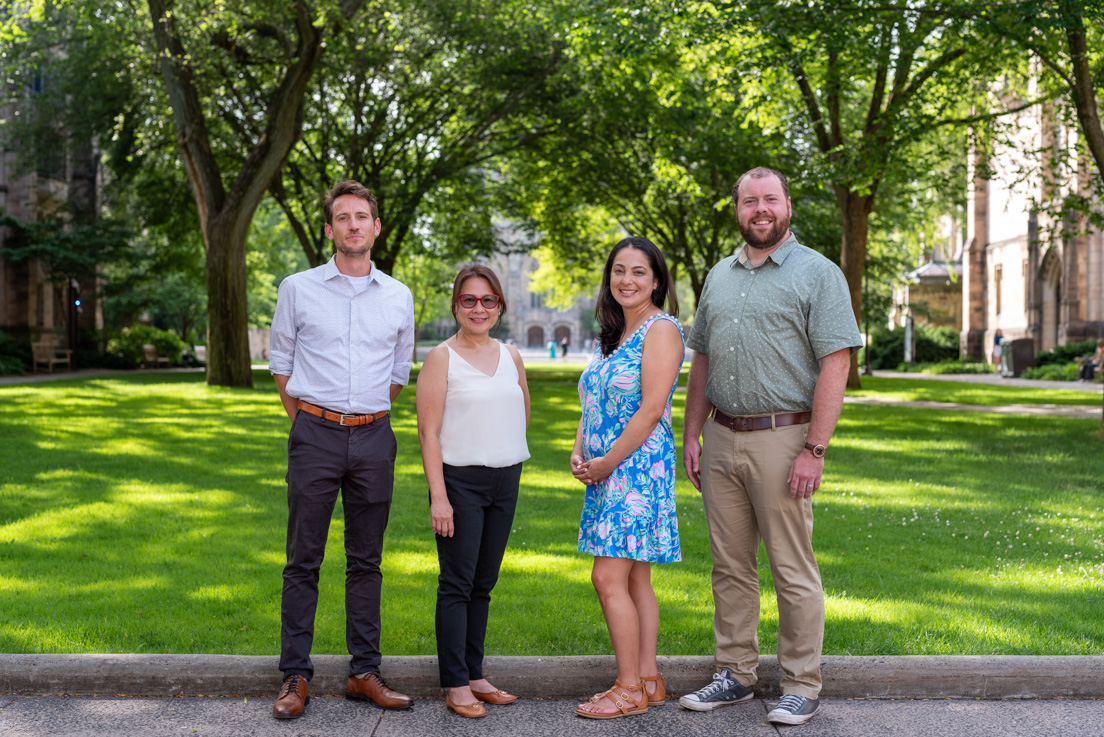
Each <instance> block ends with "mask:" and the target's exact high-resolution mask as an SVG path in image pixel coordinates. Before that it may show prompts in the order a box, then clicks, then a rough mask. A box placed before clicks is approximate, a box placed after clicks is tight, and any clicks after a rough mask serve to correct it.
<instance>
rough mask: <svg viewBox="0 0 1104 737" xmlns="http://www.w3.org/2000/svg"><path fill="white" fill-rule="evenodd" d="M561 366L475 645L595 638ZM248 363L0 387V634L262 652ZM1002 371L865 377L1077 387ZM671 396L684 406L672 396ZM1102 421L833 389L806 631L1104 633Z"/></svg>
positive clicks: (93, 646) (268, 437)
mask: <svg viewBox="0 0 1104 737" xmlns="http://www.w3.org/2000/svg"><path fill="white" fill-rule="evenodd" d="M577 371H578V368H577V367H573V366H570V365H568V366H565V365H563V364H559V365H553V364H550V365H547V366H537V367H534V368H533V369H532V370H531V372H530V374H531V390H532V395H533V406H534V412H533V422H532V426H531V428H530V432H529V445H530V449H531V451H532V453H533V459H532V460H531V461H529V463H528V464H527V465H526V471H525V475H524V477H523V479H522V489H521V500H520V503H519V506H518V514H517V519H516V522H515V525H514V532H513V535H512V538H511V542H510V548H509V550H508V552H507V557H506V561H505V563H504V566H503V574H502V578H501V580H500V583H499V586H498V588H497V589H496V591H495V598H494V602H493V604H492V620H491V626H490V632H489V635H488V642H487V649H488V652H489V653H492V654H515V655H516V654H547V655H559V654H591V653H608V652H610V647H609V642H608V638H607V635H606V633H605V628H604V626H603V624H602V618H601V613H600V610H599V608H598V604H597V600H596V597H595V595H594V592H593V590H592V588H591V586H590V581H589V571H590V562H591V559H590V558H589V557H587V556H583V555H580V554H578V553H576V552H575V540H576V536H577V532H578V518H579V512H580V508H581V504H582V487H581V486H579V485H578V484H577V483H576V482H575V481H574V480H573V479H572V477H571V476H570V474H569V473H568V472H567V469H566V458H567V454H568V451H569V449H570V447H571V443H572V439H573V433H574V428H575V424H576V421H577V418H578V399H577V396H576V391H575V386H574V379H575V376H576V374H577ZM254 376H255V380H256V388H255V389H253V390H236V389H222V388H211V387H207V386H206V385H205V384H203V383H202V375H200V374H160V375H158V374H145V375H129V376H127V375H124V376H117V377H110V378H100V379H90V380H79V381H77V380H70V381H57V382H50V383H44V384H28V385H16V386H6V387H0V403H2V406H3V412H2V413H0V651H2V652H10V653H36V652H186V653H239V654H272V653H276V652H278V650H279V599H280V572H281V568H282V566H283V562H284V552H283V549H284V531H285V522H286V515H287V512H286V499H285V489H286V487H285V483H284V472H285V468H286V465H285V464H286V455H285V454H286V439H287V438H286V435H287V427H288V422H287V418H286V416H285V415H284V414H283V412H282V410H281V408H280V405H279V402H278V400H277V398H276V393H275V387H274V385H273V383H272V381H271V379H270V378H269V377H268V374H267V372H264V371H258V372H255V374H254ZM1011 391H1012V394H1009V392H1010V388H1008V387H988V386H985V385H969V384H962V385H957V384H953V383H948V382H937V381H930V382H920V381H906V380H902V379H875V380H871V379H866V380H865V382H864V389H863V393H888V394H891V395H894V396H902V397H903V398H923V399H934V400H942V401H964V402H969V403H973V404H1011V403H1024V402H1046V403H1059V402H1062V401H1073V399H1074V397H1064V396H1061V393H1055V392H1037V391H1035V390H1011ZM1056 394H1057V395H1059V396H1055V395H1056ZM1071 394H1072V393H1071ZM413 398H414V397H413V392H412V391H410V390H408V391H406V392H404V393H403V395H402V397H401V398H400V400H399V402H398V403H397V405H396V409H395V413H394V425H395V430H396V433H397V434H398V436H399V448H400V450H399V457H398V461H397V466H396V471H397V478H396V488H395V496H394V503H393V507H392V513H391V521H390V526H389V528H388V536H387V543H386V545H387V547H386V551H385V560H384V592H383V594H384V613H383V621H384V631H383V643H382V644H383V649H384V651H385V652H387V653H388V654H395V655H399V654H432V653H433V652H434V637H433V614H432V612H433V602H434V589H435V586H436V568H437V565H436V555H435V549H434V546H433V540H432V535H431V533H430V525H429V514H428V504H427V494H426V489H425V485H424V480H423V478H422V475H421V462H420V458H419V455H418V445H417V436H416V430H415V421H414V415H413V406H414V403H413ZM1086 399H1088V400H1090V401H1096V402H1098V401H1099V398H1095V397H1094V395H1088V396H1087V397H1086ZM987 400H988V401H987ZM676 402H677V404H678V406H677V407H676V411H675V416H676V419H681V416H682V402H683V395H681V394H679V395H676ZM1098 428H1099V422H1098V421H1093V420H1070V419H1062V418H1051V417H1018V416H1010V415H995V414H985V413H976V414H975V413H970V414H965V413H945V412H937V411H931V410H919V409H909V408H902V407H885V406H862V405H850V406H848V407H847V408H846V409H845V411H844V416H843V419H842V420H841V422H840V428H839V431H838V433H837V435H836V438H835V440H834V441H833V443H832V449H831V451H830V453H829V456H828V464H827V476H826V480H825V484H824V488H823V490H822V491H821V492H820V493H818V495H817V496H816V514H817V527H816V532H815V536H814V543H815V545H816V548H817V552H818V559H819V561H820V566H821V571H822V573H823V577H824V585H825V590H826V594H827V615H828V623H827V629H826V632H825V646H824V651H825V653H826V654H851V655H860V654H865V655H872V654H944V653H978V654H981V653H994V654H1019V653H1024V654H1027V653H1053V654H1100V653H1101V652H1104V617H1101V616H1100V612H1101V611H1104V448H1102V445H1104V443H1102V438H1101V435H1100V432H1099V429H1098ZM680 433H681V429H680V428H679V427H676V435H680ZM678 505H679V521H680V531H681V535H682V546H683V559H684V560H683V562H682V563H680V564H673V565H668V566H657V567H656V569H655V574H654V581H655V585H656V589H657V592H658V595H659V598H660V608H661V618H662V623H661V631H660V652H661V653H663V654H669V655H674V654H709V653H711V652H712V649H713V644H712V597H711V595H710V590H709V569H710V559H709V550H708V537H707V533H706V527H705V517H704V514H703V512H702V507H701V502H700V499H699V497H698V495H697V493H696V492H695V491H694V490H693V488H692V487H691V486H690V485H689V484H688V483H687V482H686V481H685V480H682V481H680V483H679V487H678ZM341 539H342V520H341V513H340V506H339V507H338V511H337V513H336V514H335V519H334V523H333V527H332V529H331V536H330V547H329V550H330V555H329V557H328V559H327V560H326V563H325V564H324V566H323V569H322V584H321V587H322V595H321V601H320V606H319V613H318V625H317V630H316V640H315V652H318V653H344V652H345V640H344V637H345V635H344V614H343V593H342V588H343V582H344V571H343V567H344V557H343V555H342V552H341V551H342V545H341ZM760 578H761V586H762V588H763V591H764V596H763V609H762V621H761V627H760V640H761V644H762V647H763V651H764V652H772V651H773V648H774V644H775V639H776V636H777V627H778V622H777V610H776V607H775V602H774V595H773V591H772V588H771V581H770V572H769V569H768V568H767V566H766V563H765V560H764V561H763V563H762V565H761V566H760Z"/></svg>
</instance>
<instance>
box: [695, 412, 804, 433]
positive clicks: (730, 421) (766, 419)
mask: <svg viewBox="0 0 1104 737" xmlns="http://www.w3.org/2000/svg"><path fill="white" fill-rule="evenodd" d="M771 418H774V422H773V423H772V422H771ZM811 419H813V413H812V412H784V413H782V414H777V415H760V416H758V417H733V416H732V415H726V414H725V413H724V412H722V411H720V410H719V409H717V410H713V421H714V422H716V423H717V424H719V425H724V426H725V427H727V428H728V429H729V430H732V431H734V432H752V431H754V430H770V429H771V428H772V427H786V426H787V425H801V424H804V423H806V422H808V421H809V420H811Z"/></svg>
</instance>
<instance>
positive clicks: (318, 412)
mask: <svg viewBox="0 0 1104 737" xmlns="http://www.w3.org/2000/svg"><path fill="white" fill-rule="evenodd" d="M296 406H298V407H299V409H301V410H303V411H304V412H306V413H307V414H308V415H314V416H315V417H321V418H322V419H323V420H329V421H330V422H336V423H337V424H339V425H345V426H347V427H356V426H357V425H371V424H372V423H373V422H375V421H376V420H382V419H383V418H384V417H387V410H385V409H384V410H380V411H379V412H377V413H375V414H374V415H343V414H341V413H339V412H331V411H330V410H328V409H322V408H321V407H315V406H314V405H313V404H308V403H307V402H304V401H303V400H302V399H300V400H299V404H298V405H296Z"/></svg>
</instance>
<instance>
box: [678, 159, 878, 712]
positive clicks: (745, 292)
mask: <svg viewBox="0 0 1104 737" xmlns="http://www.w3.org/2000/svg"><path fill="white" fill-rule="evenodd" d="M733 202H734V205H735V208H736V220H737V223H738V225H739V228H740V233H741V235H742V236H743V238H744V246H743V247H742V248H740V249H739V250H738V251H737V252H736V253H735V254H734V255H732V256H729V257H728V258H726V259H724V260H722V261H721V262H720V263H718V264H717V265H716V266H714V267H713V269H712V270H711V271H710V272H709V276H708V277H707V278H706V281H705V287H704V289H703V290H702V295H701V299H700V300H699V302H698V311H697V314H696V315H695V317H694V327H693V330H691V332H690V337H689V339H688V340H687V341H686V342H687V345H688V346H689V347H690V348H692V349H693V350H694V359H693V364H692V366H691V369H690V383H689V387H688V388H687V392H686V415H685V419H684V432H683V453H684V462H685V465H686V472H687V475H688V476H689V477H690V481H691V483H693V484H694V486H695V487H696V488H698V489H700V490H701V493H702V500H703V502H704V505H705V514H706V521H707V522H708V524H709V545H710V550H711V551H712V554H713V577H712V583H713V601H714V606H715V615H714V619H713V634H714V638H715V640H716V653H715V656H714V661H715V667H716V669H717V672H716V673H715V674H714V675H713V680H712V681H711V682H710V683H708V684H706V685H705V686H704V687H703V688H701V689H699V690H698V691H696V692H694V693H690V694H687V695H685V696H683V697H682V698H680V699H679V704H680V705H681V706H683V707H684V708H687V709H691V710H694V711H711V710H713V709H716V708H717V707H721V706H727V705H729V704H736V703H740V702H746V701H750V700H751V699H752V698H753V697H754V691H755V689H754V687H755V684H756V681H757V680H758V676H757V672H756V669H757V667H758V665H759V642H758V634H757V631H758V623H759V568H758V562H757V554H758V551H759V544H760V540H762V542H764V543H765V544H766V550H767V557H768V558H769V559H770V565H771V571H772V572H773V574H774V590H775V594H776V596H777V599H778V664H779V665H780V666H781V668H782V673H783V676H782V683H781V687H782V700H781V701H780V702H779V703H778V706H776V707H775V708H774V709H772V710H771V711H770V713H769V714H768V715H767V721H769V722H772V723H777V724H803V723H804V722H807V721H809V719H811V718H812V717H813V715H814V714H816V712H817V709H818V708H819V706H820V701H819V698H820V689H821V676H820V655H821V648H822V645H823V640H824V590H823V588H822V586H821V581H820V570H819V569H818V567H817V563H816V558H815V557H814V554H813V544H812V533H813V506H812V496H813V494H814V493H816V491H817V489H819V488H820V482H821V478H822V475H823V473H824V456H825V452H826V450H827V446H828V441H829V440H830V439H831V437H832V432H833V430H834V429H835V426H836V421H837V420H838V419H839V415H840V410H841V408H842V407H843V392H844V387H845V385H846V383H847V372H848V368H849V367H850V364H851V353H852V352H853V351H854V350H856V349H857V348H858V347H859V346H860V345H861V344H862V338H861V336H860V335H859V329H858V325H857V324H856V323H855V316H854V313H853V312H852V310H851V298H850V295H849V292H848V289H847V282H846V280H845V279H844V277H843V273H842V272H841V271H840V269H839V267H838V266H836V265H835V264H833V263H832V262H831V261H829V260H828V259H826V258H825V257H824V256H822V255H820V254H819V253H817V252H816V251H814V250H812V249H809V248H806V247H805V246H802V245H801V244H800V243H798V242H797V239H796V238H795V237H794V235H793V234H792V233H791V232H790V214H791V209H790V196H789V185H788V184H787V183H786V179H785V177H784V176H783V175H782V174H780V173H779V172H776V171H774V170H773V169H767V168H766V167H759V168H756V169H752V170H751V171H749V172H747V173H746V174H744V175H743V176H741V177H740V179H739V180H738V181H737V182H736V186H735V188H734V189H733ZM710 415H712V416H710ZM699 436H700V437H701V440H700V441H699Z"/></svg>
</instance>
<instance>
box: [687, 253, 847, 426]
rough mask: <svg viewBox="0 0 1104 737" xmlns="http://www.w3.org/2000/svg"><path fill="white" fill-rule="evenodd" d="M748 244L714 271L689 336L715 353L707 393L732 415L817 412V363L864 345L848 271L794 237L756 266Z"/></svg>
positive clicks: (694, 344) (689, 343)
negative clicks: (845, 273)
mask: <svg viewBox="0 0 1104 737" xmlns="http://www.w3.org/2000/svg"><path fill="white" fill-rule="evenodd" d="M746 248H747V247H746V246H744V247H743V248H741V249H740V250H739V251H737V252H736V253H735V254H733V255H732V256H729V257H728V258H726V259H723V260H722V261H721V262H720V263H718V264H717V265H716V266H714V267H713V269H712V270H710V272H709V276H708V277H707V278H706V280H705V287H704V288H703V289H702V296H701V300H700V303H699V304H698V311H697V314H696V315H695V317H694V326H693V328H692V329H691V331H690V337H689V338H688V339H687V341H686V345H687V346H689V347H690V348H692V349H694V350H695V351H698V352H700V353H705V354H706V355H707V356H708V357H709V379H708V381H707V383H706V389H705V394H706V397H708V399H709V401H710V402H711V403H712V404H713V406H715V407H717V408H718V409H720V410H721V411H722V412H724V413H726V414H729V415H734V416H746V415H766V414H774V413H777V412H804V411H806V410H811V409H812V408H813V391H814V390H815V388H816V382H817V377H818V376H819V374H820V364H819V363H817V361H818V360H819V359H821V358H823V357H824V356H827V355H828V354H830V353H835V352H836V351H839V350H842V349H844V348H850V349H851V350H852V351H854V350H856V349H857V348H858V347H859V346H861V345H862V337H861V335H860V334H859V326H858V325H857V324H856V323H855V315H854V313H853V312H852V311H851V297H850V295H849V293H848V291H847V282H846V280H845V279H844V278H843V272H842V271H840V269H839V267H838V266H836V265H835V264H833V263H832V262H831V261H829V260H828V259H826V258H825V257H824V256H822V255H821V254H819V253H817V252H816V251H814V250H812V249H811V248H806V247H805V246H803V245H801V244H800V243H798V242H797V239H796V238H795V237H794V236H793V235H792V234H791V235H790V237H789V238H787V239H786V241H785V242H784V243H783V244H782V245H781V246H779V247H778V248H776V249H775V250H774V251H773V252H772V253H771V254H770V255H769V256H768V257H767V259H766V260H765V261H764V262H763V263H762V264H761V265H759V266H757V267H755V268H751V266H750V265H749V264H748V262H747V258H746V257H745V256H744V250H745V249H746Z"/></svg>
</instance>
